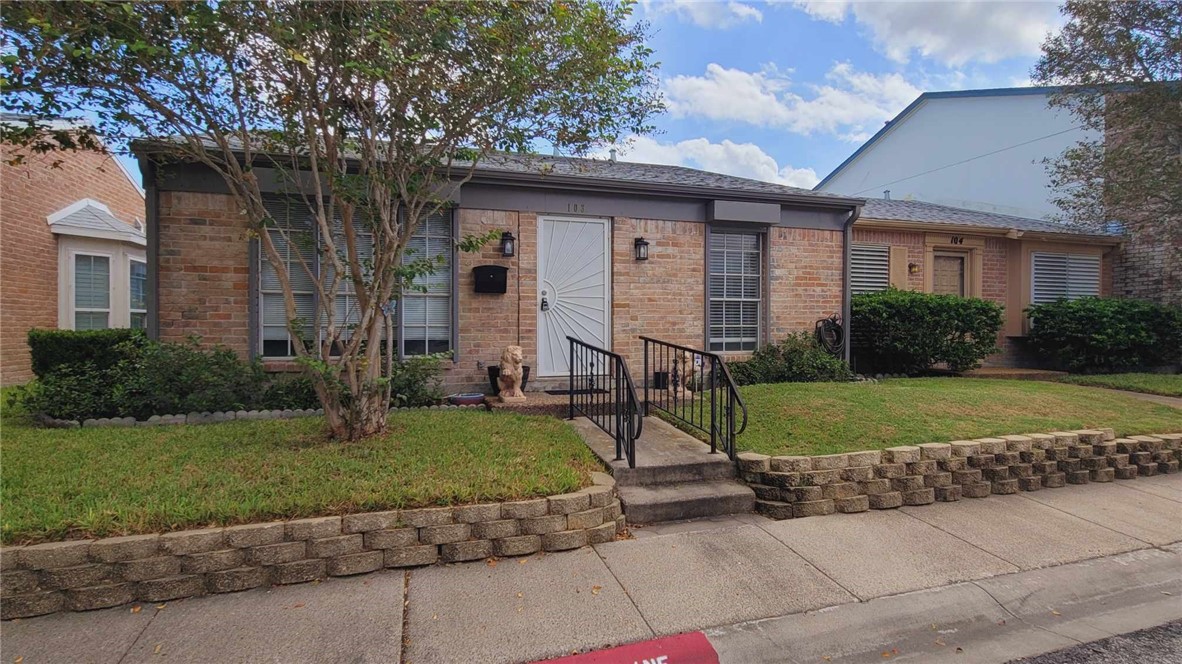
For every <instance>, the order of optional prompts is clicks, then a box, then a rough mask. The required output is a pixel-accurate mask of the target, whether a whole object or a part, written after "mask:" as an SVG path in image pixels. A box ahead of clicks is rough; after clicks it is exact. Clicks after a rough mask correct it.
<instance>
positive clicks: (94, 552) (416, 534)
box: [0, 473, 624, 620]
mask: <svg viewBox="0 0 1182 664" xmlns="http://www.w3.org/2000/svg"><path fill="white" fill-rule="evenodd" d="M593 482H594V483H593V485H592V486H590V487H587V488H586V489H583V490H581V491H577V492H575V493H568V494H563V495H557V496H549V497H546V498H535V499H531V500H519V501H512V502H504V503H489V504H478V505H463V506H458V507H433V508H424V509H412V510H392V511H388V512H370V513H363V514H348V515H345V516H326V517H316V518H309V519H296V520H292V521H276V522H272V523H256V524H247V525H241V526H230V527H227V528H210V529H205V530H183V531H177V532H171V533H165V534H163V535H131V536H126V537H112V538H107V539H100V540H75V541H66V542H49V543H46V544H36V545H32V546H15V547H5V548H3V549H0V580H2V581H3V587H2V589H0V590H2V593H0V594H2V601H0V614H2V615H0V617H2V618H3V619H4V620H8V619H11V618H23V617H29V616H36V615H42V614H46V613H54V612H56V611H86V610H90V609H101V608H107V607H111V606H118V605H120V604H127V603H129V602H136V601H140V602H164V601H168V600H174V599H179V598H183V597H192V596H196V595H205V594H212V593H225V592H234V591H238V590H247V589H250V588H257V587H260V586H265V585H269V584H274V585H284V584H291V583H303V582H306V581H315V580H318V579H324V578H326V577H330V576H349V575H353V574H364V573H367V572H375V571H377V570H380V569H382V568H403V567H414V566H418V565H430V564H433V563H436V562H461V561H469V560H480V559H484V558H490V557H494V556H523V555H529V554H532V553H537V552H539V551H564V550H567V549H577V548H579V547H582V546H586V545H588V544H598V543H602V542H608V541H611V540H612V539H614V538H615V537H616V535H617V534H618V533H620V532H622V531H623V529H624V516H623V514H622V512H621V507H620V501H619V499H618V498H617V497H616V491H615V485H614V482H613V480H612V479H611V477H610V476H608V475H604V474H602V473H595V474H594V476H593Z"/></svg>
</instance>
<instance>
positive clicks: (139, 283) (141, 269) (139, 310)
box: [128, 260, 148, 330]
mask: <svg viewBox="0 0 1182 664" xmlns="http://www.w3.org/2000/svg"><path fill="white" fill-rule="evenodd" d="M128 289H129V291H130V300H129V302H128V305H129V309H130V310H131V318H130V321H129V322H130V323H131V327H132V328H135V329H138V330H143V329H146V328H147V327H148V299H147V291H148V264H147V263H145V262H143V261H137V260H132V261H131V262H130V264H129V272H128Z"/></svg>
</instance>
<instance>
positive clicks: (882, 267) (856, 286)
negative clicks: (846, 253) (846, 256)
mask: <svg viewBox="0 0 1182 664" xmlns="http://www.w3.org/2000/svg"><path fill="white" fill-rule="evenodd" d="M890 285H891V248H890V247H889V246H887V245H885V244H854V245H851V246H850V292H852V293H853V294H855V295H857V294H858V293H873V292H875V291H881V290H886V289H887V288H888V287H890Z"/></svg>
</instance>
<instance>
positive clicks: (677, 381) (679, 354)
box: [673, 350, 694, 398]
mask: <svg viewBox="0 0 1182 664" xmlns="http://www.w3.org/2000/svg"><path fill="white" fill-rule="evenodd" d="M693 369H694V368H693V360H692V359H691V358H690V354H689V353H687V352H686V351H684V350H678V351H676V352H675V353H674V354H673V396H675V397H678V398H680V397H682V396H687V393H689V394H688V396H691V397H692V396H693V395H692V392H693V389H692V387H691V382H690V381H691V380H692V378H693Z"/></svg>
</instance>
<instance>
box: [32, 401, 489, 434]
mask: <svg viewBox="0 0 1182 664" xmlns="http://www.w3.org/2000/svg"><path fill="white" fill-rule="evenodd" d="M462 409H478V410H487V408H485V406H484V405H483V404H467V405H463V406H457V405H453V404H441V405H438V406H419V407H400V408H391V409H390V412H392V413H397V412H402V411H407V410H462ZM323 414H324V409H323V408H303V409H299V408H297V409H294V410H292V409H287V410H236V411H229V410H228V411H220V410H219V411H217V412H214V413H210V412H203V413H184V414H177V415H153V416H151V417H149V418H148V419H146V420H137V419H135V418H134V417H97V418H88V419H85V420H61V419H57V418H53V417H49V416H48V415H44V414H40V415H35V416H34V417H33V419H34V420H35V421H36V422H37V423H38V424H40V425H41V426H43V427H46V428H50V429H77V428H79V427H154V426H165V425H169V424H217V423H218V422H230V421H232V420H290V419H294V418H297V417H317V416H320V415H323Z"/></svg>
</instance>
